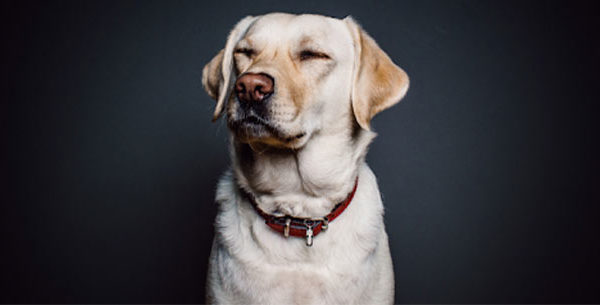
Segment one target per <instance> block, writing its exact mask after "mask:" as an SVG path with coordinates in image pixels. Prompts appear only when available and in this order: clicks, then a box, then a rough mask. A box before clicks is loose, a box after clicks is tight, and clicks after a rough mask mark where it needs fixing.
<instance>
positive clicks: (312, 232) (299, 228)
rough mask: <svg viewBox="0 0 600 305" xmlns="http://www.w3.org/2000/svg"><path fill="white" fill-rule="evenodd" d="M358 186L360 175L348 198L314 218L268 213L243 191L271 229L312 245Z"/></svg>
mask: <svg viewBox="0 0 600 305" xmlns="http://www.w3.org/2000/svg"><path fill="white" fill-rule="evenodd" d="M357 186H358V177H356V181H355V182H354V188H352V191H351V192H350V194H348V197H346V199H345V200H344V201H342V202H340V203H338V204H336V205H335V207H333V209H332V210H331V212H330V213H329V214H327V215H326V216H324V217H321V218H317V219H313V218H298V217H292V216H289V215H285V216H275V215H271V214H267V213H266V212H265V211H263V210H261V209H260V208H259V207H258V204H257V203H256V199H255V198H254V196H252V194H250V193H248V192H246V191H245V190H243V189H242V193H243V194H244V195H245V197H246V198H247V199H248V200H249V201H250V203H251V204H252V206H253V207H254V210H256V212H257V213H258V215H260V216H261V217H262V218H264V220H265V223H266V224H267V225H268V226H269V227H271V229H273V230H275V231H277V232H279V233H281V234H283V236H285V237H288V236H290V235H292V236H297V237H304V238H306V245H307V246H309V247H310V246H312V243H313V237H314V236H317V234H319V233H320V232H321V231H325V230H327V226H328V225H329V223H330V222H331V221H333V220H334V219H335V218H336V217H338V216H339V215H340V214H342V212H343V211H344V210H345V209H346V207H348V205H350V202H351V201H352V198H353V197H354V193H356V187H357Z"/></svg>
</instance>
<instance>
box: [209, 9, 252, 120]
mask: <svg viewBox="0 0 600 305" xmlns="http://www.w3.org/2000/svg"><path fill="white" fill-rule="evenodd" d="M256 18H257V17H253V16H247V17H245V18H244V19H242V20H240V21H239V22H238V23H237V24H236V25H235V27H233V30H231V33H229V37H228V38H227V43H226V44H225V48H224V49H222V50H221V51H219V53H218V54H217V55H216V56H215V57H214V58H213V59H212V60H211V61H210V62H209V63H208V64H206V66H204V69H203V70H202V86H203V87H204V89H205V90H206V92H207V93H208V95H210V97H212V98H213V99H215V100H217V105H216V107H215V112H214V114H213V121H216V120H217V119H218V118H219V116H221V113H223V108H224V107H225V104H226V103H227V100H228V99H229V95H230V93H231V89H232V87H233V83H234V78H235V73H234V71H233V69H234V65H233V51H234V50H233V49H234V48H235V45H236V44H237V43H238V41H239V40H240V39H241V38H242V37H244V35H245V34H246V31H247V30H248V28H249V27H250V26H251V25H252V23H254V21H255V20H256Z"/></svg>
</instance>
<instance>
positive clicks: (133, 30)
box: [0, 0, 600, 303]
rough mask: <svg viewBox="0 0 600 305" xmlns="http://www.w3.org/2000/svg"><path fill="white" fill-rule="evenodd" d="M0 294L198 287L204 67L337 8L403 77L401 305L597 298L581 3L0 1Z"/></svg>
mask: <svg viewBox="0 0 600 305" xmlns="http://www.w3.org/2000/svg"><path fill="white" fill-rule="evenodd" d="M2 11H3V13H2V14H3V20H5V21H4V23H5V24H4V25H3V30H4V31H6V33H5V34H4V35H3V37H4V40H5V43H4V47H3V49H4V51H5V52H7V53H8V56H6V55H5V56H4V57H3V60H5V61H6V63H5V65H4V67H5V68H4V71H5V72H4V75H3V77H4V78H5V79H4V86H5V87H4V90H5V97H4V98H3V103H2V109H1V113H2V116H1V120H2V121H1V126H2V132H3V138H2V139H3V140H2V144H3V149H2V161H3V163H2V168H1V172H2V177H3V182H2V186H1V189H0V191H1V194H2V197H1V200H2V205H1V211H0V212H1V214H0V215H1V216H0V217H1V219H0V228H1V231H0V234H1V235H0V236H1V238H2V239H1V249H0V255H1V257H0V263H1V269H0V291H1V293H0V301H2V302H53V303H69V302H77V303H83V302H93V303H104V302H110V303H114V302H125V303H128V302H135V303H145V302H155V303H156V302H161V303H200V302H203V300H204V297H203V296H204V291H205V290H204V283H205V272H206V264H207V257H208V254H209V248H210V244H211V239H212V230H213V229H212V228H213V227H212V221H213V218H214V216H215V208H216V207H215V204H214V203H213V200H212V199H213V196H214V187H215V184H216V181H217V179H218V177H219V175H220V174H221V173H222V172H223V171H224V170H225V169H226V168H227V166H228V153H227V140H226V136H227V130H226V128H225V126H224V124H223V123H222V122H219V123H216V124H212V123H211V122H210V117H211V114H212V107H213V104H214V102H213V101H212V100H210V99H209V97H208V96H207V95H206V94H205V93H204V91H203V90H202V88H201V85H200V77H201V71H202V67H203V65H204V64H205V63H206V62H208V61H209V60H210V59H211V57H212V56H213V55H214V54H215V53H216V52H217V51H218V50H219V49H220V48H221V47H222V46H223V45H224V42H225V38H226V35H227V33H228V31H229V30H230V28H231V27H232V26H233V24H234V23H235V22H236V21H237V20H238V19H240V18H241V17H243V16H245V15H247V14H261V13H266V12H270V11H286V12H313V13H322V14H326V15H331V16H336V17H344V16H346V15H349V14H351V15H353V16H354V17H355V18H356V19H357V20H358V21H359V22H360V23H361V24H362V25H363V26H364V28H365V29H366V30H367V31H368V32H369V33H370V34H371V35H372V36H373V37H374V38H375V39H376V40H377V41H378V42H379V44H380V45H381V47H382V48H383V49H384V50H385V51H387V52H388V54H389V55H390V56H391V57H392V58H393V59H394V61H395V62H396V63H398V64H399V65H400V66H402V67H403V68H404V69H405V70H406V71H407V72H408V74H409V75H410V77H411V89H410V90H409V93H408V96H407V97H406V98H405V99H404V100H403V101H402V102H401V103H400V104H399V105H397V106H395V107H394V108H392V109H390V110H388V111H386V112H384V113H382V114H380V115H379V116H377V117H376V118H375V120H374V128H375V130H376V131H377V132H378V133H379V137H378V138H377V139H376V140H375V142H374V143H373V145H372V146H371V149H370V152H369V155H368V162H369V164H370V165H371V167H372V168H373V170H374V171H375V173H376V174H377V175H378V177H379V183H380V188H381V191H382V194H383V196H384V203H385V205H386V215H385V220H386V224H387V228H388V232H389V235H390V242H391V248H392V254H393V257H394V268H395V272H396V301H397V302H399V303H436V302H445V303H467V302H485V303H509V302H518V303H533V302H544V303H560V302H599V301H600V298H599V291H600V287H599V286H600V285H599V270H600V269H599V255H600V251H599V241H598V232H600V230H599V229H600V228H599V225H598V222H597V218H598V216H599V213H598V208H597V206H598V204H599V203H600V200H599V199H600V196H599V195H600V192H599V187H600V183H599V182H600V179H599V174H598V173H599V172H598V170H599V167H598V152H599V151H598V149H597V147H596V143H597V142H598V123H597V122H596V121H595V120H596V118H597V116H598V109H599V107H598V106H597V103H598V97H597V92H598V91H597V90H598V81H599V77H598V73H599V72H598V71H599V70H598V69H599V68H600V67H599V65H598V58H599V54H600V52H599V51H600V50H599V47H598V30H599V27H598V21H597V20H598V18H599V16H598V13H597V10H594V9H593V7H592V5H591V4H586V3H574V2H571V1H556V2H544V1H540V2H523V1H496V2H493V3H488V2H481V1H446V0H439V1H385V2H378V1H376V2H371V1H336V2H325V1H292V2H282V1H268V0H261V1H241V0H239V1H212V2H210V3H203V2H199V1H185V2H179V1H163V2H159V1H150V2H146V1H143V2H129V1H116V2H105V1H99V2H89V1H76V2H62V1H61V2H42V3H36V2H27V3H26V4H23V3H21V1H17V2H7V3H5V4H3V8H2Z"/></svg>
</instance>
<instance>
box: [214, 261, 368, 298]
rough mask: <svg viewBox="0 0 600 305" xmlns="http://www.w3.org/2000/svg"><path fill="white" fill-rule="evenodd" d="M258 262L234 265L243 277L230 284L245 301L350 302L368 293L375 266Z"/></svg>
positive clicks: (363, 264)
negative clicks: (342, 266)
mask: <svg viewBox="0 0 600 305" xmlns="http://www.w3.org/2000/svg"><path fill="white" fill-rule="evenodd" d="M255 263H256V262H255ZM255 263H251V264H248V263H246V262H240V261H238V262H236V263H234V264H232V265H230V266H231V267H234V265H237V266H235V267H234V268H235V269H236V270H237V271H233V270H232V273H234V274H235V273H237V274H238V275H242V274H243V276H240V277H237V278H231V279H230V280H231V282H229V283H228V284H227V285H226V286H229V287H236V289H235V290H236V291H239V292H240V294H239V295H238V300H239V301H241V302H242V303H248V302H249V303H253V304H328V303H336V304H350V303H353V302H354V301H356V300H358V299H360V298H361V295H362V294H365V293H368V291H367V290H368V281H369V277H370V276H369V273H370V272H369V270H370V269H371V270H372V268H371V267H372V266H370V264H368V263H366V264H365V263H364V262H363V263H362V264H358V265H354V266H353V267H350V266H348V267H346V268H339V267H337V266H336V264H334V263H332V262H324V263H323V264H304V265H301V264H289V265H271V264H268V263H266V262H264V261H262V262H259V263H258V264H255ZM327 265H329V266H327ZM337 265H340V264H337ZM357 266H360V267H359V268H357ZM244 292H249V293H244ZM259 292H262V293H259Z"/></svg>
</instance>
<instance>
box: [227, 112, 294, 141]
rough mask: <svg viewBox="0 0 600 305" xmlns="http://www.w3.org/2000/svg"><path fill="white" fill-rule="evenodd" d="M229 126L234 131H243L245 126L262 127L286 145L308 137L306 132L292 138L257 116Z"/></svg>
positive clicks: (252, 115) (232, 122)
mask: <svg viewBox="0 0 600 305" xmlns="http://www.w3.org/2000/svg"><path fill="white" fill-rule="evenodd" d="M229 125H230V128H232V129H233V130H239V129H243V128H244V127H245V126H253V125H254V126H261V127H263V128H264V129H265V130H266V131H267V132H269V133H270V134H271V135H272V136H274V137H275V138H277V139H278V140H280V141H282V142H285V143H291V142H293V141H296V140H300V139H302V138H303V137H304V136H306V132H304V131H302V132H299V133H297V134H294V135H291V136H290V135H286V134H284V133H283V132H282V131H281V130H280V129H279V128H277V127H276V126H274V125H273V124H271V123H270V122H269V121H267V120H265V119H264V118H262V117H260V116H258V115H255V114H250V115H247V116H245V117H244V118H242V119H239V120H235V121H230V124H229ZM257 138H258V137H257Z"/></svg>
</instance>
